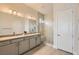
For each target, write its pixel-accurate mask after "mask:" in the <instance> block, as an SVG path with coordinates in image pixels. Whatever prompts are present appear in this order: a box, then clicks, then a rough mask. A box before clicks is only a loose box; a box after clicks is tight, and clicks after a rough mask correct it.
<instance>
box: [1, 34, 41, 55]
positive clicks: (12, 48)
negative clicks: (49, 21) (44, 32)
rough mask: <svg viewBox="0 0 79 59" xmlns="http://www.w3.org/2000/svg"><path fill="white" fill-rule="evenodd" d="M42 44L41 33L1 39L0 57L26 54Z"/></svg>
mask: <svg viewBox="0 0 79 59" xmlns="http://www.w3.org/2000/svg"><path fill="white" fill-rule="evenodd" d="M41 43H42V41H41V35H40V33H33V34H26V35H24V34H22V35H15V36H8V37H0V55H19V54H24V53H26V52H28V51H30V50H31V49H33V48H34V47H37V46H38V45H40V44H41Z"/></svg>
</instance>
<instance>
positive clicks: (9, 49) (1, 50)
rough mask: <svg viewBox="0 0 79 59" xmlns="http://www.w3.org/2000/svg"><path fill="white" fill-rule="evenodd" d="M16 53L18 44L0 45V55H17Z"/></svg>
mask: <svg viewBox="0 0 79 59" xmlns="http://www.w3.org/2000/svg"><path fill="white" fill-rule="evenodd" d="M17 54H18V44H17V43H14V44H10V45H6V46H2V47H0V55H17Z"/></svg>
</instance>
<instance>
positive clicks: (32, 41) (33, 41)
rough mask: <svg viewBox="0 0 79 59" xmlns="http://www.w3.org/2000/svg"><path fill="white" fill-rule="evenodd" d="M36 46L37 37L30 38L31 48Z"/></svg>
mask: <svg viewBox="0 0 79 59" xmlns="http://www.w3.org/2000/svg"><path fill="white" fill-rule="evenodd" d="M35 46H36V39H35V37H32V38H30V48H33V47H35Z"/></svg>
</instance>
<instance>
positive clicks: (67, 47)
mask: <svg viewBox="0 0 79 59" xmlns="http://www.w3.org/2000/svg"><path fill="white" fill-rule="evenodd" d="M57 15H58V16H57V26H58V27H57V28H58V29H57V31H58V32H57V38H58V39H57V46H58V48H59V49H62V50H64V51H67V52H71V53H72V33H73V30H72V23H73V21H72V18H73V16H72V10H71V9H68V10H63V11H59V12H58V14H57Z"/></svg>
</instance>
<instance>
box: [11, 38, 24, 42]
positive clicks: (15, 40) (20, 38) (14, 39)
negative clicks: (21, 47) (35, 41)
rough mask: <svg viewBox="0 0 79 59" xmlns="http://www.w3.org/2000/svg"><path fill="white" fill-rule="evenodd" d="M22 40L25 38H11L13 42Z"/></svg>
mask: <svg viewBox="0 0 79 59" xmlns="http://www.w3.org/2000/svg"><path fill="white" fill-rule="evenodd" d="M22 40H23V38H19V39H13V40H11V43H15V42H19V41H22Z"/></svg>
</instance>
